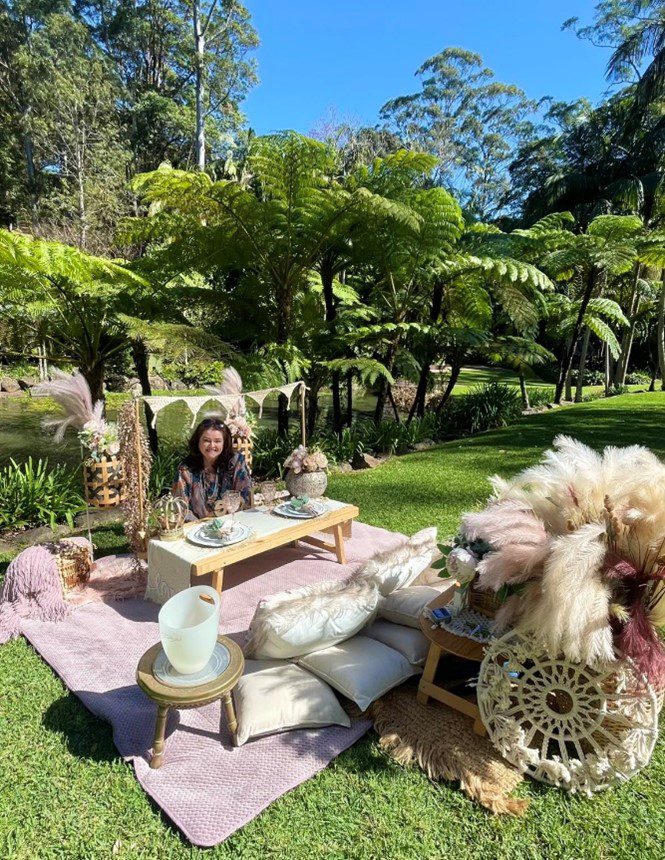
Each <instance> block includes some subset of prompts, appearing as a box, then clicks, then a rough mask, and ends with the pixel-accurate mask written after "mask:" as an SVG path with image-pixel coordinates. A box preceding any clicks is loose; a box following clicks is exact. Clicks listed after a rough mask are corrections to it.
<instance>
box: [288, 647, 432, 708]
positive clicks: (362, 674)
mask: <svg viewBox="0 0 665 860" xmlns="http://www.w3.org/2000/svg"><path fill="white" fill-rule="evenodd" d="M298 665H299V666H304V668H305V669H309V671H310V672H313V673H314V674H315V675H318V676H319V678H322V679H323V680H324V681H327V682H328V683H329V684H330V686H331V687H334V688H335V689H336V690H339V692H340V693H342V695H343V696H346V697H347V699H351V700H352V701H354V702H355V703H356V705H358V707H359V708H360V710H361V711H364V710H365V709H366V708H368V707H369V706H370V705H371V704H372V702H373V701H374V700H375V699H378V698H379V696H382V695H383V694H384V693H387V692H388V690H392V688H393V687H396V686H397V685H398V684H401V683H402V681H406V679H407V678H410V677H411V675H415V674H417V672H418V670H417V669H415V668H414V667H413V666H412V665H411V664H410V663H409V661H408V660H407V659H406V657H404V656H402V654H399V653H398V652H397V651H395V650H394V648H389V647H388V646H387V645H384V644H383V643H382V642H377V641H376V639H370V638H369V637H368V636H354V637H353V639H348V640H347V641H346V642H342V644H341V645H334V646H333V647H332V648H326V650H325V651H316V652H315V653H314V654H308V655H307V657H303V658H302V659H301V660H299V661H298Z"/></svg>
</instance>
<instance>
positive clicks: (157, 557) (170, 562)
mask: <svg viewBox="0 0 665 860" xmlns="http://www.w3.org/2000/svg"><path fill="white" fill-rule="evenodd" d="M325 505H326V507H327V508H328V510H329V511H336V510H339V508H344V507H346V505H347V503H346V502H336V501H333V500H332V499H326V500H325ZM236 518H237V520H238V522H241V523H243V525H246V526H249V527H250V528H251V529H252V531H253V534H252V536H251V537H249V538H248V539H247V541H245V542H244V543H247V544H250V543H251V542H252V541H254V540H256V539H257V538H263V537H265V536H266V535H270V534H274V533H275V532H279V531H283V530H285V529H287V528H290V527H291V526H293V525H294V523H296V522H302V520H296V519H290V518H287V517H280V516H278V515H277V514H271V513H268V511H267V509H266V508H253V509H252V510H249V511H239V512H238V513H237V514H236ZM312 522H313V524H315V523H316V520H315V519H314V520H313V521H312ZM315 531H316V528H313V533H314V532H315ZM239 546H242V544H233V545H232V546H231V547H229V549H237V547H239ZM223 553H224V550H220V549H217V548H210V549H207V548H206V547H201V546H196V545H195V544H193V543H190V542H189V541H188V540H187V539H186V538H181V539H180V540H173V541H165V540H156V539H153V540H151V541H150V543H149V544H148V584H147V587H146V592H145V597H146V600H152V601H153V603H159V604H162V603H166V601H167V600H168V599H169V598H170V597H173V595H174V594H177V593H178V592H179V591H182V590H183V589H185V588H189V584H190V571H191V566H192V563H193V562H197V561H201V560H202V559H205V558H208V557H210V556H212V555H219V556H220V567H222V566H223V563H224V562H223Z"/></svg>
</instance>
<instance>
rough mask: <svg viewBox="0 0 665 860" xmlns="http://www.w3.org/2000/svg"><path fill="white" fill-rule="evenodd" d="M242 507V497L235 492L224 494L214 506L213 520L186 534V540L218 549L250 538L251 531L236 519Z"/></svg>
mask: <svg viewBox="0 0 665 860" xmlns="http://www.w3.org/2000/svg"><path fill="white" fill-rule="evenodd" d="M241 505H242V495H241V494H240V493H238V492H235V491H229V492H227V493H224V495H223V496H222V498H221V499H220V500H219V502H217V504H216V505H215V513H217V514H218V516H216V517H215V518H214V519H213V520H210V521H209V522H204V523H201V524H200V525H198V526H195V527H194V528H193V529H190V531H189V532H187V535H186V537H187V540H188V541H189V542H190V543H193V544H196V545H197V546H203V547H208V548H216V549H220V548H223V547H227V546H233V545H234V544H237V543H241V542H242V541H245V540H247V539H248V538H249V537H251V535H252V533H253V530H252V528H251V527H250V526H248V525H247V524H246V523H243V522H240V521H239V520H237V519H236V513H237V511H238V510H239V509H240V507H241Z"/></svg>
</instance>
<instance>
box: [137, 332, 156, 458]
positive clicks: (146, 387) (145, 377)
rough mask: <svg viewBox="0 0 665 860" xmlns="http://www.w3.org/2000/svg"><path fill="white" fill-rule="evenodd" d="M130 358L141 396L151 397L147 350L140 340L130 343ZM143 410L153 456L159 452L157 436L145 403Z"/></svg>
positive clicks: (148, 408) (150, 411)
mask: <svg viewBox="0 0 665 860" xmlns="http://www.w3.org/2000/svg"><path fill="white" fill-rule="evenodd" d="M132 358H133V359H134V370H135V371H136V375H137V377H138V380H139V382H140V383H141V394H143V396H144V397H150V396H151V395H152V386H151V385H150V371H149V358H148V350H147V349H146V347H145V343H144V342H143V341H142V340H133V341H132ZM143 409H144V412H145V423H146V427H147V428H148V443H149V445H150V450H151V451H152V453H153V454H156V453H157V452H158V450H159V437H158V435H157V428H156V427H153V426H152V419H153V418H154V413H153V411H152V409H151V408H150V406H149V405H148V404H147V403H145V402H144V403H143Z"/></svg>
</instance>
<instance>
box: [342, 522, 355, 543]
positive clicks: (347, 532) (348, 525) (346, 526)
mask: <svg viewBox="0 0 665 860" xmlns="http://www.w3.org/2000/svg"><path fill="white" fill-rule="evenodd" d="M352 527H353V520H345V521H344V522H343V523H342V535H343V536H344V540H346V539H347V538H350V537H351V529H352Z"/></svg>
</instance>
